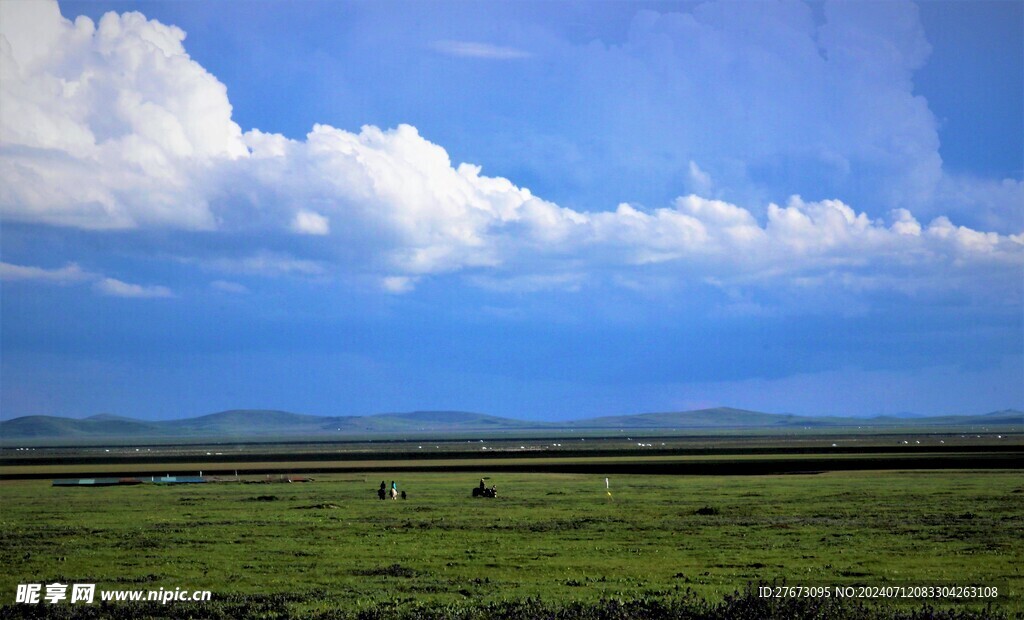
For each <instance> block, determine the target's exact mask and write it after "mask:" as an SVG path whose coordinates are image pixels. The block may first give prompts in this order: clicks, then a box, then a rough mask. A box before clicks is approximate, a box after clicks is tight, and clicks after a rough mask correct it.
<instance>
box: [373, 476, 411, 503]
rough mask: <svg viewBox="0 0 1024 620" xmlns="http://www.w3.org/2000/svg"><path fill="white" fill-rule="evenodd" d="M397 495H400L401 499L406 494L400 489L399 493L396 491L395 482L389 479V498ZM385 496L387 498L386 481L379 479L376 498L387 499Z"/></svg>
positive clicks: (394, 497)
mask: <svg viewBox="0 0 1024 620" xmlns="http://www.w3.org/2000/svg"><path fill="white" fill-rule="evenodd" d="M399 497H401V498H402V499H406V497H407V496H406V494H405V491H402V492H401V493H399V492H398V485H397V484H396V483H395V481H394V480H392V481H391V499H398V498H399ZM387 498H388V483H387V482H384V481H383V480H381V481H380V488H379V489H377V499H387Z"/></svg>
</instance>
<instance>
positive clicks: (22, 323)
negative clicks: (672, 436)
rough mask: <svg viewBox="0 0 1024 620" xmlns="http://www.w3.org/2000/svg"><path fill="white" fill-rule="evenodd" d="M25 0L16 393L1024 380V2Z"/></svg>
mask: <svg viewBox="0 0 1024 620" xmlns="http://www.w3.org/2000/svg"><path fill="white" fill-rule="evenodd" d="M737 7H741V8H742V9H743V10H737ZM0 11H2V13H3V14H2V15H0V17H2V19H0V34H2V35H3V41H0V62H2V64H0V69H2V73H3V76H4V79H3V80H0V103H2V104H3V105H2V106H0V109H2V110H3V112H2V113H0V188H2V189H0V223H2V231H0V234H2V247H0V278H2V297H0V310H2V315H0V353H2V356H0V388H2V391H0V416H2V417H3V418H12V417H16V416H20V415H30V414H50V415H70V416H85V415H92V414H95V413H101V412H110V413H116V414H121V415H131V416H137V417H141V418H150V419H157V418H168V417H184V416H191V415H200V414H204V413H209V412H212V411H217V410H221V409H226V408H278V409H287V410H291V411H297V412H304V413H314V414H324V415H334V414H364V413H374V412H383V411H400V410H413V409H463V410H475V411H481V412H488V413H493V414H498V415H508V416H512V417H519V418H531V419H570V418H577V417H586V416H593V415H603V414H619V413H635V412H643V411H668V410H685V409H692V408H700V407H707V406H718V405H724V406H734V407H744V408H750V409H757V410H763V411H774V412H792V413H802V414H821V415H877V414H893V413H899V412H916V413H935V414H945V413H981V412H986V411H990V410H995V409H1002V408H1008V407H1016V408H1024V5H1022V4H1021V3H1018V2H926V3H921V4H920V6H918V5H915V4H913V3H900V2H878V3H874V2H871V3H828V2H825V3H810V4H804V3H801V2H780V3H769V2H757V3H748V4H740V5H738V4H737V3H724V4H723V3H714V2H708V3H698V2H688V3H684V2H672V3H635V2H629V3H626V2H622V3H619V2H601V3H577V2H536V3H530V2H527V3H492V4H488V5H487V6H482V5H480V4H479V3H472V2H445V3H430V4H428V5H424V4H422V3H375V4H369V3H352V4H348V3H337V2H323V3H320V2H304V3H301V4H300V5H292V4H283V3H282V4H274V3H265V2H256V3H253V2H233V1H232V2H224V3H218V4H217V5H216V7H211V6H210V5H207V4H205V3H182V2H168V3H164V2H146V3H130V4H129V3H117V2H113V3H105V2H86V3H77V2H69V3H61V4H60V6H59V7H58V6H57V5H56V4H48V3H45V2H38V3H28V2H19V3H5V4H3V5H0Z"/></svg>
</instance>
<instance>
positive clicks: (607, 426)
mask: <svg viewBox="0 0 1024 620" xmlns="http://www.w3.org/2000/svg"><path fill="white" fill-rule="evenodd" d="M1010 426H1016V427H1017V428H1018V430H1022V429H1024V413H1022V412H1020V411H1017V410H1005V411H997V412H992V413H988V414H984V415H975V416H968V415H961V416H937V417H914V418H899V417H875V418H839V417H808V416H796V415H791V414H773V413H762V412H758V411H747V410H742V409H732V408H728V407H719V408H714V409H701V410H697V411H684V412H664V413H643V414H635V415H623V416H604V417H595V418H585V419H578V420H572V421H567V422H536V421H525V420H517V419H512V418H504V417H498V416H492V415H486V414H480V413H472V412H464V411H413V412H407V413H380V414H375V415H366V416H334V417H328V416H315V415H304V414H297V413H291V412H288V411H273V410H259V409H236V410H230V411H221V412H218V413H211V414H208V415H204V416H199V417H194V418H184V419H177V420H162V421H147V420H137V419H133V418H127V417H121V416H115V415H110V414H100V415H95V416H91V417H88V418H83V419H77V418H63V417H56V416H25V417H20V418H14V419H12V420H7V421H3V422H0V441H4V442H12V441H13V442H24V441H33V442H38V441H57V442H59V441H66V440H67V441H74V440H90V439H94V440H104V439H111V440H114V439H133V440H140V439H153V440H164V439H199V438H204V439H209V438H214V437H216V438H232V439H235V440H239V439H253V440H271V439H285V438H288V437H306V438H308V437H324V438H339V437H344V436H358V435H385V436H387V435H392V436H409V435H424V434H430V435H434V434H442V433H485V432H508V431H553V432H560V431H565V430H569V429H573V430H576V431H600V430H609V431H610V430H620V429H631V430H632V429H636V430H648V431H657V430H664V431H679V432H685V431H709V430H732V429H743V430H767V431H771V430H778V431H780V432H785V431H790V430H797V429H828V428H835V429H838V428H850V427H853V428H895V427H904V428H905V427H914V428H924V427H938V428H942V427H948V428H960V427H977V428H980V427H1010Z"/></svg>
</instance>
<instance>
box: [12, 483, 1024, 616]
mask: <svg viewBox="0 0 1024 620" xmlns="http://www.w3.org/2000/svg"><path fill="white" fill-rule="evenodd" d="M395 477H396V476H395V475H392V474H387V475H384V474H381V475H377V476H374V475H372V474H367V475H365V476H364V475H362V474H360V475H338V474H334V475H321V476H317V477H316V480H315V482H312V483H306V484H298V483H296V484H279V483H278V484H239V483H228V482H225V483H213V484H206V485H190V486H157V485H140V486H136V487H108V488H54V487H51V486H50V484H49V482H48V481H7V482H3V483H0V566H3V567H4V569H3V571H2V572H0V597H2V598H0V604H2V605H11V604H13V602H14V597H15V590H16V587H17V585H18V584H20V583H43V584H47V583H51V582H54V581H59V582H62V583H96V584H97V589H104V588H105V589H159V588H164V589H174V588H176V587H180V588H183V589H189V590H211V591H212V592H213V597H214V603H212V604H208V605H215V604H216V603H217V600H218V599H219V598H222V597H225V596H242V595H274V594H282V595H288V598H287V601H286V604H285V607H286V608H287V609H288V611H289V612H290V613H294V614H296V615H308V614H316V613H323V612H328V611H330V610H349V611H354V610H360V609H364V610H365V609H372V608H374V607H379V606H380V605H382V604H383V605H390V606H392V607H394V606H397V607H395V608H400V607H401V606H402V605H411V604H437V605H451V604H458V603H472V604H474V605H477V604H488V603H495V604H497V603H499V602H501V601H522V600H526V599H538V598H539V599H540V600H542V601H548V602H553V603H559V604H560V603H570V602H588V601H592V602H596V601H600V600H606V599H609V598H617V599H625V600H629V599H637V598H643V599H653V600H661V599H664V600H670V599H672V598H673V597H678V596H680V595H681V593H685V592H687V591H688V590H689V591H690V592H691V593H692V594H695V595H697V596H699V597H702V598H704V599H707V600H712V601H713V600H721V599H722V597H724V596H726V595H728V594H730V593H733V592H735V591H737V590H742V589H743V588H744V587H745V586H746V585H747V584H749V583H757V582H762V581H764V582H773V581H774V582H782V581H784V582H785V583H787V584H789V585H813V586H823V585H827V586H840V585H870V586H884V585H897V586H997V587H998V588H999V598H998V599H997V600H996V601H995V602H994V606H993V608H994V609H996V610H999V611H1004V612H1006V613H1008V614H1010V615H1015V614H1019V613H1020V612H1021V611H1022V609H1024V600H1022V596H1024V574H1022V571H1024V568H1022V566H1024V544H1022V542H1021V541H1022V540H1024V479H1022V478H1021V476H1020V474H1019V472H1002V471H984V472H966V471H964V472H960V471H937V472H914V471H906V472H904V471H890V472H849V473H842V472H840V473H822V474H816V475H788V476H721V477H713V476H630V475H619V476H613V477H611V495H610V496H609V495H608V494H607V493H606V491H605V477H604V475H603V474H601V473H600V472H597V473H595V474H593V475H559V474H528V473H523V474H497V475H494V476H491V477H490V478H489V480H488V483H489V484H490V483H494V484H496V485H497V488H498V490H499V495H500V496H499V497H498V498H497V499H472V498H470V491H471V489H472V487H473V486H475V485H476V484H477V483H478V481H479V476H476V477H474V476H473V475H469V474H453V473H420V474H408V475H400V476H398V477H397V480H398V484H399V488H400V489H404V490H406V491H407V492H408V494H409V499H408V500H406V501H402V500H398V501H390V500H387V501H379V500H378V499H377V498H376V488H377V487H378V485H379V483H380V481H381V480H382V479H385V478H386V480H387V482H388V484H390V482H391V480H392V478H395ZM988 602H989V601H987V600H976V601H972V602H970V603H963V602H960V603H954V602H950V601H934V600H933V601H930V603H931V605H932V606H935V607H939V608H955V609H981V608H983V607H984V606H985V604H986V603H988ZM889 603H893V604H895V606H896V607H898V608H906V609H912V608H914V607H918V608H919V607H920V606H921V604H922V601H914V600H902V601H890V602H889ZM173 605H174V603H171V606H173ZM65 606H66V607H70V606H69V605H67V604H65ZM22 607H25V606H22ZM54 607H56V606H54ZM10 609H11V608H8V610H10ZM200 609H201V608H200ZM207 609H212V608H207ZM2 611H3V609H0V612H2ZM40 611H41V610H40ZM0 615H3V614H2V613H0Z"/></svg>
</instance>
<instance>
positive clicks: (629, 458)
mask: <svg viewBox="0 0 1024 620" xmlns="http://www.w3.org/2000/svg"><path fill="white" fill-rule="evenodd" d="M262 456H265V455H253V454H250V455H246V456H245V457H243V458H238V457H237V456H236V457H235V459H234V460H232V461H214V460H209V457H200V458H195V457H193V460H192V461H190V462H179V461H167V460H165V461H162V462H158V463H155V462H150V461H136V462H130V461H126V460H114V459H111V460H109V461H108V462H107V463H104V464H100V463H94V462H87V463H76V462H74V459H68V460H64V461H61V462H59V463H45V464H43V463H26V462H24V461H22V462H19V463H18V464H17V465H8V466H3V467H0V479H2V480H18V479H22V480H24V479H46V478H61V477H86V478H88V477H98V476H140V477H149V476H151V475H164V474H167V475H172V476H176V475H194V474H196V473H197V471H200V470H202V472H203V474H204V475H207V476H233V475H235V474H236V472H237V474H238V475H255V474H278V473H300V472H301V473H305V474H317V473H368V472H537V473H540V472H548V473H603V474H642V475H665V474H670V475H763V474H800V473H818V472H826V471H866V470H910V469H919V470H936V469H951V470H952V469H957V470H995V469H1002V470H1007V469H1024V449H1022V448H1021V447H1020V446H1012V447H1009V448H1006V449H1000V450H994V449H991V448H990V449H989V450H987V451H964V450H960V449H957V450H955V451H952V450H951V451H935V450H930V451H927V452H922V451H918V450H904V451H903V452H864V453H853V454H850V453H847V454H823V453H820V452H819V453H813V454H743V455H731V454H719V455H715V456H708V455H699V456H694V455H679V454H677V455H653V454H652V455H647V454H645V455H643V456H638V455H636V453H635V452H633V453H632V454H630V453H628V452H621V451H620V452H618V453H602V454H594V453H577V454H571V455H567V454H558V455H557V456H552V455H549V454H543V455H524V454H523V453H509V454H499V453H495V454H488V455H487V456H482V455H481V454H480V453H478V452H474V453H463V454H462V455H455V454H450V453H449V454H447V455H445V457H444V458H424V457H425V456H426V455H424V454H416V455H415V456H414V457H413V456H404V455H394V454H389V455H384V454H374V455H367V454H362V455H359V457H360V458H358V459H339V458H331V456H335V457H336V456H337V455H324V456H323V457H322V458H315V459H295V458H293V459H291V460H284V459H277V458H274V459H265V458H262Z"/></svg>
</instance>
